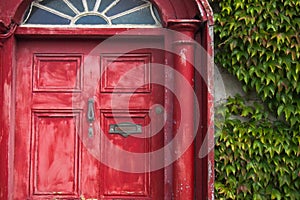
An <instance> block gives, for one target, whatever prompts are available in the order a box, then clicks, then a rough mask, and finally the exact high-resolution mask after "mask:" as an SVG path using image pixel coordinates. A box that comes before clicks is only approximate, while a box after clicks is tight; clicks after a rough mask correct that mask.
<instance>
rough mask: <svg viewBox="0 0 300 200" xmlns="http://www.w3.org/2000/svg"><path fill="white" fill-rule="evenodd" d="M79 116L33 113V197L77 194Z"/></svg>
mask: <svg viewBox="0 0 300 200" xmlns="http://www.w3.org/2000/svg"><path fill="white" fill-rule="evenodd" d="M79 122H80V113H79V112H74V113H73V112H72V111H64V112H62V111H57V110H56V111H54V110H52V111H46V112H45V111H33V117H32V123H33V131H32V139H33V141H32V146H33V148H32V157H33V159H32V162H33V163H32V171H31V174H32V176H31V179H32V181H31V183H32V185H31V188H32V193H33V195H34V196H44V197H45V196H47V195H53V194H60V195H76V194H78V177H79V162H80V157H79V155H78V153H79V151H78V150H79V142H78V137H77V135H78V128H79Z"/></svg>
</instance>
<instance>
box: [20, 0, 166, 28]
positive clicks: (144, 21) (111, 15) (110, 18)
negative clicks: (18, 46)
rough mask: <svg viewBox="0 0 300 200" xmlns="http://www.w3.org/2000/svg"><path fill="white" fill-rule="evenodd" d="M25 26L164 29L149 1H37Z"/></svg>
mask: <svg viewBox="0 0 300 200" xmlns="http://www.w3.org/2000/svg"><path fill="white" fill-rule="evenodd" d="M22 25H23V26H37V25H38V26H43V25H52V26H53V25H54V26H57V25H59V26H149V27H159V26H161V23H160V18H159V15H158V12H157V10H156V8H155V7H154V6H153V5H152V4H151V3H150V2H149V1H148V0H34V1H33V2H32V3H31V5H30V7H29V9H28V10H27V12H26V14H25V17H24V20H23V24H22Z"/></svg>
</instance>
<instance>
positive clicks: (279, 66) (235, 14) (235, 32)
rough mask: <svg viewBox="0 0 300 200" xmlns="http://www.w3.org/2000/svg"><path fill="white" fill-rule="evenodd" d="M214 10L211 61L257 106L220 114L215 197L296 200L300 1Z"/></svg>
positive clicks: (299, 182) (247, 2)
mask: <svg viewBox="0 0 300 200" xmlns="http://www.w3.org/2000/svg"><path fill="white" fill-rule="evenodd" d="M211 3H212V4H213V5H215V6H213V7H214V8H215V9H214V10H215V16H214V17H215V22H216V24H215V38H216V42H215V45H216V46H215V49H216V56H215V61H216V62H217V64H218V65H219V66H221V67H223V68H225V69H227V70H228V71H229V72H230V73H232V74H233V75H235V76H236V77H237V79H238V80H239V81H241V82H242V84H243V90H244V91H245V92H246V93H247V92H249V91H253V90H254V91H256V93H257V95H258V96H259V97H260V99H261V102H262V103H255V104H253V105H249V102H247V101H245V99H243V98H242V97H240V96H237V97H234V98H230V99H228V102H227V103H226V105H225V107H224V108H222V109H221V110H219V111H218V113H217V114H218V115H217V116H219V115H220V116H221V115H222V116H223V117H224V119H225V120H221V121H220V122H218V120H216V126H217V133H216V134H217V135H218V136H219V137H218V140H217V142H216V150H215V154H216V159H215V160H216V181H215V189H216V198H217V199H300V158H299V156H300V1H299V0H270V1H260V0H230V1H228V0H214V1H212V2H211ZM271 116H272V117H271ZM274 117H275V119H274ZM216 119H218V118H216Z"/></svg>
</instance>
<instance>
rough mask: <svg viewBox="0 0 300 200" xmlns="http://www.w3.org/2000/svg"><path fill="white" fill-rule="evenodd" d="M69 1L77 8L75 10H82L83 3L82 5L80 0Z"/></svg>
mask: <svg viewBox="0 0 300 200" xmlns="http://www.w3.org/2000/svg"><path fill="white" fill-rule="evenodd" d="M69 2H70V3H72V4H73V6H74V7H75V8H77V10H79V11H80V12H83V11H84V8H83V5H82V0H69Z"/></svg>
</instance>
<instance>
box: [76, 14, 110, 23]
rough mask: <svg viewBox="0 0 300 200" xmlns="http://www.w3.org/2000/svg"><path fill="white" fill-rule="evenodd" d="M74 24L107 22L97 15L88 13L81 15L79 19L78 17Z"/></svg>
mask: <svg viewBox="0 0 300 200" xmlns="http://www.w3.org/2000/svg"><path fill="white" fill-rule="evenodd" d="M75 24H90V25H97V24H99V25H101V24H107V22H106V21H105V20H104V19H103V18H102V17H99V16H96V15H88V16H84V17H81V18H80V19H78V20H77V21H76V22H75Z"/></svg>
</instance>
